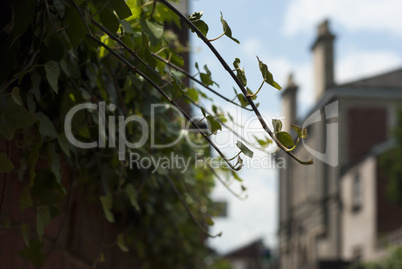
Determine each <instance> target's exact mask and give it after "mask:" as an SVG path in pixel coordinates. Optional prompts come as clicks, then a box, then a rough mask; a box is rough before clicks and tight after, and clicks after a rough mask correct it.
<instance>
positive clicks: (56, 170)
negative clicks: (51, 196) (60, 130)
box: [48, 143, 66, 194]
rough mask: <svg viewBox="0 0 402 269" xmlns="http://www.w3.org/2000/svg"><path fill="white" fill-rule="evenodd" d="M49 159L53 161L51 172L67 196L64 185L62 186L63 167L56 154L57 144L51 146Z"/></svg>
mask: <svg viewBox="0 0 402 269" xmlns="http://www.w3.org/2000/svg"><path fill="white" fill-rule="evenodd" d="M48 150H49V159H50V160H51V170H52V173H53V174H54V176H55V178H56V180H57V183H58V184H59V187H60V189H61V190H62V191H63V193H64V194H66V190H65V189H64V187H63V185H62V184H61V165H60V156H59V154H58V153H57V152H56V145H55V143H51V144H49V148H48Z"/></svg>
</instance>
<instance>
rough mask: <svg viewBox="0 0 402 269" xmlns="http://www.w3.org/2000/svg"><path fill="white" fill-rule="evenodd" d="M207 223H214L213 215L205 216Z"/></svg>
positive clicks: (211, 224) (210, 224)
mask: <svg viewBox="0 0 402 269" xmlns="http://www.w3.org/2000/svg"><path fill="white" fill-rule="evenodd" d="M205 223H206V224H208V225H209V226H213V225H214V221H213V220H212V218H211V216H207V217H206V218H205Z"/></svg>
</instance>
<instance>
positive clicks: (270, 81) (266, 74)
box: [257, 56, 282, 90]
mask: <svg viewBox="0 0 402 269" xmlns="http://www.w3.org/2000/svg"><path fill="white" fill-rule="evenodd" d="M257 60H258V66H259V67H260V71H261V74H262V77H263V78H264V81H265V82H266V83H268V84H269V85H271V86H272V87H274V88H276V89H278V90H281V89H282V87H281V86H280V85H279V84H278V83H276V82H275V81H274V77H273V76H272V74H271V72H269V71H268V66H267V65H266V64H264V63H263V62H261V61H260V59H259V58H258V56H257Z"/></svg>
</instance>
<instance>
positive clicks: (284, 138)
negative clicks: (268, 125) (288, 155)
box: [275, 132, 295, 149]
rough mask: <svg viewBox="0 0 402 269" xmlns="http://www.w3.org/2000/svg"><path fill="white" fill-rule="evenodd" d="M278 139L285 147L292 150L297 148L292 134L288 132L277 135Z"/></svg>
mask: <svg viewBox="0 0 402 269" xmlns="http://www.w3.org/2000/svg"><path fill="white" fill-rule="evenodd" d="M275 136H276V138H277V139H278V140H279V142H281V144H282V145H284V146H285V147H286V148H288V149H290V148H293V147H294V146H295V142H294V141H293V139H292V137H291V136H290V134H288V133H287V132H278V133H276V134H275Z"/></svg>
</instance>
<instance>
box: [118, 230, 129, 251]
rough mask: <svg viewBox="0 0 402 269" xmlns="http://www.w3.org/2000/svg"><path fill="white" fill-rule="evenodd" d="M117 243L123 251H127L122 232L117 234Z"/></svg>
mask: <svg viewBox="0 0 402 269" xmlns="http://www.w3.org/2000/svg"><path fill="white" fill-rule="evenodd" d="M117 245H118V246H119V248H120V249H121V251H123V252H128V247H127V246H126V242H124V234H118V235H117Z"/></svg>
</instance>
